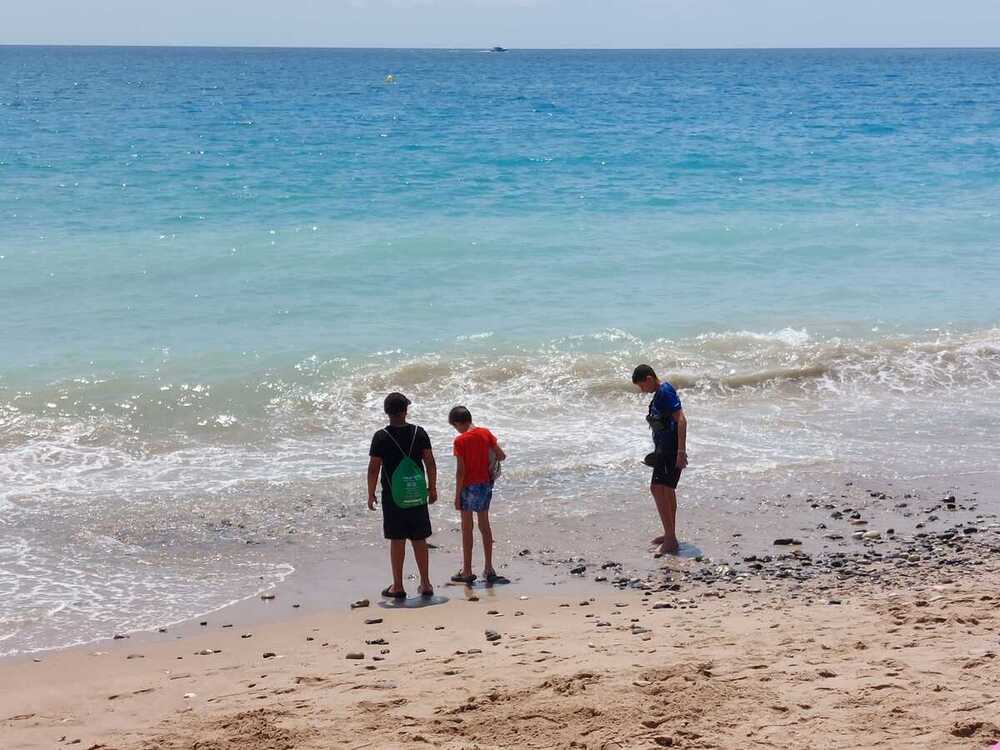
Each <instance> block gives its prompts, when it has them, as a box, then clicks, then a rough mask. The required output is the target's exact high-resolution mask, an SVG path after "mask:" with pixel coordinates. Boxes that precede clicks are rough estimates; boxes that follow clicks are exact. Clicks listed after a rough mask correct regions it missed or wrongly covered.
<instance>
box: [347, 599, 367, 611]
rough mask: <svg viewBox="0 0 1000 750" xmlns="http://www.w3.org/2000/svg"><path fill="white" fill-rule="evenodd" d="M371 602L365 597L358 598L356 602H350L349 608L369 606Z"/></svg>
mask: <svg viewBox="0 0 1000 750" xmlns="http://www.w3.org/2000/svg"><path fill="white" fill-rule="evenodd" d="M370 604H371V602H369V601H368V600H367V599H358V600H357V601H356V602H351V609H361V608H362V607H367V606H370Z"/></svg>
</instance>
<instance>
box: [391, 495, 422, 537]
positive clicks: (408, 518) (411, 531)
mask: <svg viewBox="0 0 1000 750" xmlns="http://www.w3.org/2000/svg"><path fill="white" fill-rule="evenodd" d="M382 532H383V534H384V536H385V538H386V539H416V540H420V539H426V538H427V537H429V536H430V535H431V514H430V512H429V511H428V509H427V506H426V505H418V506H417V507H416V508H399V507H397V506H396V505H395V503H393V502H392V498H391V497H390V498H387V497H385V496H384V495H383V497H382Z"/></svg>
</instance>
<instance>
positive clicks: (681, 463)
mask: <svg viewBox="0 0 1000 750" xmlns="http://www.w3.org/2000/svg"><path fill="white" fill-rule="evenodd" d="M687 465H688V454H687V453H686V452H685V451H677V468H678V469H683V468H686V467H687Z"/></svg>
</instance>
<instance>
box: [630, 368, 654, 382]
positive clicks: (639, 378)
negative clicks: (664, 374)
mask: <svg viewBox="0 0 1000 750" xmlns="http://www.w3.org/2000/svg"><path fill="white" fill-rule="evenodd" d="M650 375H652V376H653V377H654V378H655V377H656V372H654V370H653V368H652V367H650V366H649V365H639V366H638V367H636V368H635V370H633V371H632V383H633V384H639V383H641V382H643V381H644V380H645V379H646V378H648V377H649V376H650Z"/></svg>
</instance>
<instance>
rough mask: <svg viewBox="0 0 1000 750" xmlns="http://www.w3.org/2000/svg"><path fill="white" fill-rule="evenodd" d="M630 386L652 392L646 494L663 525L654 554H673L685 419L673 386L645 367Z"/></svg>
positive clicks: (683, 460)
mask: <svg viewBox="0 0 1000 750" xmlns="http://www.w3.org/2000/svg"><path fill="white" fill-rule="evenodd" d="M632 384H633V385H635V386H637V387H638V388H639V390H640V391H642V392H643V393H652V394H653V400H652V401H650V402H649V414H648V415H647V416H646V421H647V422H648V423H649V428H650V429H651V430H652V431H653V448H654V450H653V452H652V453H650V454H649V455H648V456H646V464H647V465H648V466H652V467H653V478H652V480H651V481H650V484H649V491H650V492H651V493H652V495H653V500H654V501H655V502H656V510H657V511H658V512H659V514H660V521H661V523H662V524H663V536H658V537H656V538H655V539H654V540H653V544H658V545H660V547H659V550H658V551H657V554H660V555H676V554H677V552H678V551H679V549H680V545H679V544H678V542H677V482H678V481H679V480H680V478H681V471H683V469H684V467H685V466H687V419H686V418H685V417H684V410H683V409H682V408H681V400H680V397H679V396H678V395H677V391H676V390H674V387H673V386H672V385H670V383H667V382H662V383H661V382H660V379H659V378H658V377H656V372H654V371H653V368H652V367H650V366H649V365H639V366H638V367H636V368H635V371H634V372H633V373H632Z"/></svg>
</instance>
